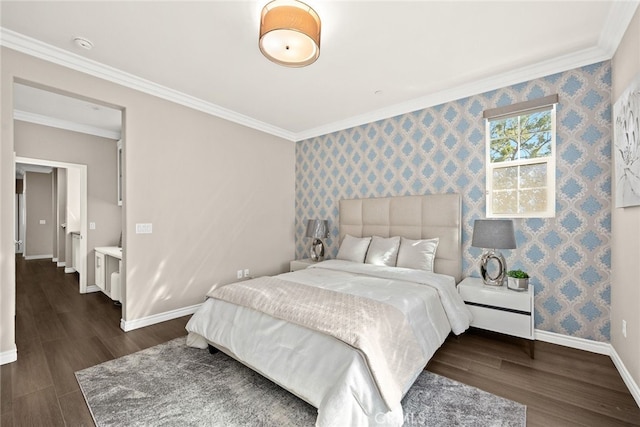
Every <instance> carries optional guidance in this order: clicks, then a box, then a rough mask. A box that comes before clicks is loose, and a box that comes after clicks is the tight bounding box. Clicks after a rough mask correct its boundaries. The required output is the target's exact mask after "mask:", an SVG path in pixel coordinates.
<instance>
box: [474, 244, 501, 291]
mask: <svg viewBox="0 0 640 427" xmlns="http://www.w3.org/2000/svg"><path fill="white" fill-rule="evenodd" d="M492 260H493V261H495V262H497V263H498V265H497V270H498V271H497V272H496V274H495V276H492V275H491V274H490V273H489V271H488V269H487V264H489V262H490V261H492ZM480 275H481V276H482V281H483V282H484V284H485V285H488V286H502V284H503V283H504V278H505V277H506V275H507V261H506V260H505V259H504V256H503V255H502V253H500V252H498V251H496V250H491V251H487V252H485V253H484V254H482V258H481V259H480Z"/></svg>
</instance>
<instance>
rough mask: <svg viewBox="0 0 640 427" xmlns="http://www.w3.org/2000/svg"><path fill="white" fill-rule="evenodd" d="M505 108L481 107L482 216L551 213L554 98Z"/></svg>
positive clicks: (552, 204)
mask: <svg viewBox="0 0 640 427" xmlns="http://www.w3.org/2000/svg"><path fill="white" fill-rule="evenodd" d="M556 99H557V98H556ZM529 102H531V101H529ZM556 102H557V100H556ZM510 107H512V108H513V109H516V108H518V105H514V106H510ZM508 108H509V107H507V109H508ZM504 110H505V109H496V110H488V111H485V117H487V116H489V117H487V120H486V143H487V168H486V169H487V181H486V182H487V217H512V218H513V217H528V218H530V217H551V216H554V215H555V116H556V114H555V113H556V109H555V103H553V104H551V105H546V106H543V107H538V108H534V109H527V110H525V111H522V110H520V111H517V110H516V111H515V112H512V113H508V112H507V113H505V112H504ZM492 111H495V112H497V113H502V114H499V115H497V116H491V112H492Z"/></svg>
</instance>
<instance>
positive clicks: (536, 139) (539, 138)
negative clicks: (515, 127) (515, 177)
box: [519, 132, 551, 159]
mask: <svg viewBox="0 0 640 427" xmlns="http://www.w3.org/2000/svg"><path fill="white" fill-rule="evenodd" d="M519 155H520V158H521V159H535V158H537V157H548V156H550V155H551V132H534V133H528V134H527V135H526V138H525V135H524V134H523V139H522V141H521V143H520V153H519Z"/></svg>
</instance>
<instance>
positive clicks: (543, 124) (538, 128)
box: [520, 110, 551, 132]
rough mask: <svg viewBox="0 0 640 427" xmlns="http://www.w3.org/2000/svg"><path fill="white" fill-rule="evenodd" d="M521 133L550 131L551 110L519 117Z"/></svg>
mask: <svg viewBox="0 0 640 427" xmlns="http://www.w3.org/2000/svg"><path fill="white" fill-rule="evenodd" d="M520 126H521V127H522V129H523V132H524V131H526V132H542V131H549V130H551V110H547V111H538V112H535V113H531V114H523V115H522V116H520Z"/></svg>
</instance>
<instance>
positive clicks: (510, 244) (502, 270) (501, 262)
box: [471, 219, 516, 286]
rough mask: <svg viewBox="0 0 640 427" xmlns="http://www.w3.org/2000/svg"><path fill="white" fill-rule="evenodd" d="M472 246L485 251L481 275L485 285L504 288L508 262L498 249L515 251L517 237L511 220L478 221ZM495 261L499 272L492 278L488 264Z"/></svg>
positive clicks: (475, 222)
mask: <svg viewBox="0 0 640 427" xmlns="http://www.w3.org/2000/svg"><path fill="white" fill-rule="evenodd" d="M471 246H473V247H475V248H483V249H485V251H484V253H483V254H482V258H481V259H480V274H481V276H482V280H483V281H484V284H485V285H490V286H502V283H503V282H504V278H505V277H506V275H507V262H506V261H505V259H504V256H503V255H502V253H500V251H498V250H497V249H515V248H516V237H515V233H514V231H513V221H512V220H510V219H476V220H475V221H474V223H473V237H472V239H471ZM492 260H495V261H496V262H497V263H498V271H497V272H496V274H495V276H492V275H491V274H490V273H489V271H488V269H487V264H488V263H489V261H492Z"/></svg>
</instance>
